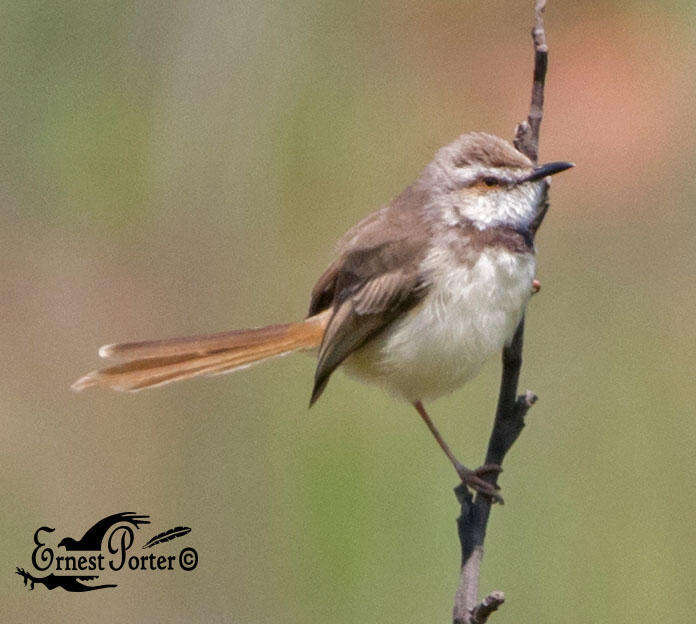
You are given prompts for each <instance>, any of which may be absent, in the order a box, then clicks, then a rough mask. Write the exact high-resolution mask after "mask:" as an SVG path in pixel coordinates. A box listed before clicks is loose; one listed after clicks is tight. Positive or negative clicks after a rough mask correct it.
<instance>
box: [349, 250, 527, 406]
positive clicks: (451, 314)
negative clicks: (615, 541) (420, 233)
mask: <svg viewBox="0 0 696 624" xmlns="http://www.w3.org/2000/svg"><path fill="white" fill-rule="evenodd" d="M423 269H424V271H426V272H429V273H430V274H431V275H432V280H433V285H432V287H431V288H430V290H429V292H428V294H427V296H426V297H425V298H424V299H423V300H422V301H421V302H420V303H419V304H418V305H417V306H415V307H414V308H412V309H411V310H409V311H408V312H407V313H406V314H405V315H404V316H403V318H401V319H399V320H397V321H395V322H394V323H393V324H392V325H391V326H390V327H389V328H387V329H386V330H385V331H384V332H382V334H380V335H379V336H378V337H376V338H375V339H373V340H371V341H369V342H368V343H367V344H366V345H365V346H364V347H363V348H361V349H360V350H359V351H357V352H355V353H354V354H352V355H351V356H350V357H349V358H348V359H347V360H346V362H345V363H344V368H345V370H346V372H348V373H349V374H352V375H355V376H357V377H359V378H361V379H363V380H365V381H368V382H371V383H377V384H379V385H381V386H383V387H385V388H386V389H387V390H389V391H391V392H393V393H395V394H397V395H399V396H401V397H403V398H405V399H407V400H409V401H415V400H423V401H425V400H429V399H434V398H436V397H438V396H441V395H443V394H446V393H448V392H452V391H453V390H455V389H457V388H458V387H460V386H461V385H462V384H463V383H465V382H466V381H468V380H469V379H471V378H472V377H474V376H475V375H476V374H477V373H478V372H479V370H480V368H481V366H482V364H483V363H484V361H485V360H486V359H487V358H488V357H490V356H491V355H493V354H495V353H499V352H500V350H501V349H502V347H503V345H504V344H505V343H507V342H509V341H510V340H511V339H512V336H513V334H514V332H515V328H516V327H517V324H518V323H519V320H520V318H521V317H522V313H523V311H524V307H525V305H526V303H527V301H528V299H529V297H530V295H531V292H532V280H533V279H534V273H535V260H534V256H533V254H531V253H521V254H520V253H511V252H510V251H507V250H506V249H504V248H500V247H498V248H491V249H489V250H486V251H483V252H482V253H481V254H480V255H479V256H478V258H477V260H476V262H475V264H473V266H472V265H468V264H460V263H458V262H457V261H456V260H455V258H454V257H453V256H452V252H451V251H449V250H448V249H447V248H444V247H443V248H437V249H433V251H432V252H431V253H430V254H429V255H428V257H427V258H426V259H425V260H424V263H423Z"/></svg>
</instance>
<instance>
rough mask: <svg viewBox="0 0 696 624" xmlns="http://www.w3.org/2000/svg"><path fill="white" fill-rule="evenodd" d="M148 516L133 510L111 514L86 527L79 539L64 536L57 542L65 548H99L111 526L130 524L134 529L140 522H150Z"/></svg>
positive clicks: (137, 527)
mask: <svg viewBox="0 0 696 624" xmlns="http://www.w3.org/2000/svg"><path fill="white" fill-rule="evenodd" d="M149 517H150V516H144V515H139V514H137V513H135V512H133V511H126V512H123V513H116V514H112V515H110V516H106V518H102V519H101V520H99V522H96V523H95V524H94V525H93V526H91V527H90V528H89V529H87V531H86V532H85V534H84V535H83V536H82V537H81V538H80V539H79V540H76V539H73V538H72V537H64V538H63V539H62V540H61V541H60V542H59V543H58V546H59V547H60V546H63V547H64V548H65V550H101V547H102V540H103V539H104V536H105V535H106V534H107V533H108V532H109V530H110V529H111V527H113V526H116V525H117V524H132V525H133V526H134V527H135V528H136V529H139V528H140V525H141V524H150V520H148V518H149Z"/></svg>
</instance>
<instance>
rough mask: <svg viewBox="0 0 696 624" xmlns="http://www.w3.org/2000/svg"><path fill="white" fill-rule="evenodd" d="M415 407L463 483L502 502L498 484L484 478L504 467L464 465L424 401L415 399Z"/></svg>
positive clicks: (494, 500)
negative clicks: (429, 414)
mask: <svg viewBox="0 0 696 624" xmlns="http://www.w3.org/2000/svg"><path fill="white" fill-rule="evenodd" d="M413 407H415V408H416V411H417V412H418V413H419V414H420V416H421V418H422V419H423V421H424V422H425V424H426V425H427V426H428V429H430V433H432V434H433V436H434V437H435V440H437V443H438V444H439V445H440V448H441V449H442V450H443V451H444V453H445V455H447V459H449V460H450V463H451V464H452V466H454V469H455V470H456V471H457V474H458V475H459V478H460V479H461V480H462V483H464V485H468V486H469V487H470V488H471V489H473V490H475V491H476V492H478V493H479V494H483V495H484V496H488V497H489V498H490V499H491V501H492V502H494V503H501V504H502V503H503V497H502V496H500V494H498V492H497V490H499V489H500V488H499V487H498V486H497V485H494V484H492V483H489V482H488V481H486V480H485V479H484V478H483V477H485V476H486V475H490V474H492V473H494V474H497V473H499V472H500V471H501V470H502V468H501V467H500V466H498V465H497V464H485V465H483V466H481V467H480V468H477V469H476V470H470V469H469V468H467V467H466V466H464V465H462V464H461V462H460V461H459V460H458V459H457V458H456V457H455V456H454V453H452V450H451V449H450V447H449V445H448V444H447V442H445V441H444V439H443V438H442V436H441V435H440V432H439V431H438V430H437V427H436V426H435V423H434V422H433V421H432V420H431V419H430V416H428V412H426V411H425V407H423V403H421V402H420V401H414V403H413Z"/></svg>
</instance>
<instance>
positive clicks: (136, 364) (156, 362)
mask: <svg viewBox="0 0 696 624" xmlns="http://www.w3.org/2000/svg"><path fill="white" fill-rule="evenodd" d="M328 318H329V311H324V312H321V313H320V314H317V315H316V316H312V317H310V318H308V319H306V320H304V321H300V322H299V323H288V324H286V325H269V326H268V327H261V328H259V329H242V330H238V331H231V332H224V333H220V334H210V335H207V336H193V337H191V338H173V339H170V340H153V341H151V342H131V343H123V344H113V345H105V346H103V347H102V348H101V349H99V355H100V357H102V358H106V359H117V360H126V362H124V363H123V364H118V365H116V366H111V367H109V368H104V369H102V370H96V371H92V372H91V373H88V374H87V375H85V376H84V377H80V379H78V380H77V381H76V382H75V383H74V384H73V385H72V386H71V387H72V389H73V390H76V391H80V390H84V389H85V388H89V387H90V386H101V387H103V388H111V389H112V390H119V391H122V392H136V391H138V390H143V389H144V388H153V387H155V386H161V385H162V384H167V383H170V382H172V381H179V380H181V379H190V378H191V377H197V376H198V375H220V374H223V373H230V372H232V371H235V370H238V369H240V368H245V367H247V366H250V365H251V364H254V363H256V362H260V361H261V360H266V359H268V358H271V357H275V356H279V355H285V354H286V353H291V352H293V351H302V350H306V349H313V348H315V347H318V346H319V345H320V344H321V339H322V337H323V335H324V329H325V328H326V323H327V321H328Z"/></svg>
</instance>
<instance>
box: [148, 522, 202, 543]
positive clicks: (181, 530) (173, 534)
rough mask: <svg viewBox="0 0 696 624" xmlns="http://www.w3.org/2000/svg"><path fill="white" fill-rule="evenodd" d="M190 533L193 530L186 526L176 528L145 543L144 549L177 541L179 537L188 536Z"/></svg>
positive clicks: (163, 532)
mask: <svg viewBox="0 0 696 624" xmlns="http://www.w3.org/2000/svg"><path fill="white" fill-rule="evenodd" d="M190 532H191V529H190V528H189V527H185V526H180V527H174V528H173V529H169V530H168V531H162V533H158V534H157V535H155V536H154V537H151V538H150V539H149V540H148V541H147V542H145V545H144V546H143V548H152V547H153V546H156V545H157V544H162V543H163V542H168V541H169V540H173V539H176V538H177V537H181V536H182V535H186V534H187V533H190Z"/></svg>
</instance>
